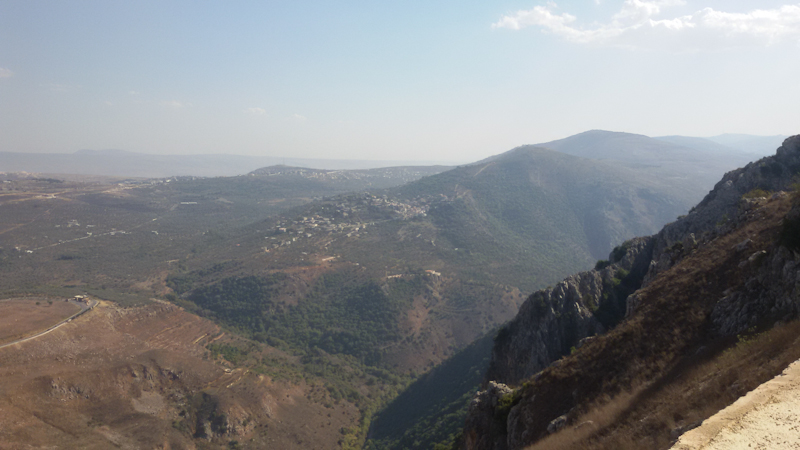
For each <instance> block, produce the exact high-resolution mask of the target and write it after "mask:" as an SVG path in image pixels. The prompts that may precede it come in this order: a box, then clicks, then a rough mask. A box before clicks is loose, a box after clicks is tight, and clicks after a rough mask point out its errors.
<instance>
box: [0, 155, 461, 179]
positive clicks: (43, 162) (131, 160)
mask: <svg viewBox="0 0 800 450" xmlns="http://www.w3.org/2000/svg"><path fill="white" fill-rule="evenodd" d="M436 164H440V162H435V161H393V160H348V159H308V158H291V157H285V158H284V157H276V156H242V155H151V154H146V153H134V152H128V151H124V150H80V151H77V152H75V153H14V152H0V172H37V173H50V174H83V175H104V176H118V177H137V178H164V177H171V176H198V177H220V176H236V175H244V174H247V173H249V172H252V171H254V170H256V169H258V168H260V167H266V166H274V165H291V166H298V167H314V168H318V169H328V170H359V169H373V168H378V167H395V166H408V165H417V166H422V165H427V166H430V165H436ZM449 164H451V165H452V163H449Z"/></svg>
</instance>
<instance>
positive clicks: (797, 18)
mask: <svg viewBox="0 0 800 450" xmlns="http://www.w3.org/2000/svg"><path fill="white" fill-rule="evenodd" d="M696 16H697V20H698V21H699V22H700V23H701V24H702V25H703V26H704V27H707V28H708V29H712V30H719V31H722V32H723V33H725V34H728V35H748V36H753V37H756V38H760V39H762V40H765V41H766V42H767V43H768V44H774V43H777V42H780V41H782V40H784V39H800V4H797V5H784V6H781V7H780V8H777V9H757V10H754V11H750V12H749V13H726V12H722V11H715V10H713V9H711V8H705V9H703V10H702V11H699V12H698V13H697V14H696Z"/></svg>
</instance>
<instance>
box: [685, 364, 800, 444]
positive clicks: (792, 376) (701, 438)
mask: <svg viewBox="0 0 800 450" xmlns="http://www.w3.org/2000/svg"><path fill="white" fill-rule="evenodd" d="M723 449H724V450H740V449H747V450H755V449H763V450H784V449H800V361H796V362H794V363H792V364H791V365H790V366H789V367H787V368H786V370H784V371H783V373H782V374H780V375H778V376H777V377H775V378H773V379H772V380H770V381H768V382H766V383H764V384H762V385H761V386H759V387H758V388H756V389H754V390H753V391H751V392H749V393H748V394H747V395H745V396H744V397H742V398H740V399H739V400H737V401H736V402H735V403H733V404H732V405H730V406H728V407H727V408H725V409H723V410H722V411H720V412H718V413H717V414H715V415H713V416H711V417H710V418H709V419H707V420H706V421H705V422H703V424H702V425H701V426H700V427H698V428H695V429H694V430H691V431H689V432H687V433H686V434H684V435H683V436H681V438H680V440H679V441H678V442H677V443H676V444H675V445H674V446H672V448H671V450H723Z"/></svg>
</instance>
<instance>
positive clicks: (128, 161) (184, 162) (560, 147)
mask: <svg viewBox="0 0 800 450" xmlns="http://www.w3.org/2000/svg"><path fill="white" fill-rule="evenodd" d="M612 137H613V139H612ZM784 138H785V136H751V135H744V134H723V135H720V136H715V137H710V138H695V137H684V136H665V137H659V138H648V137H646V136H642V135H635V134H629V133H611V132H607V131H598V130H595V131H588V132H586V133H581V134H578V135H575V136H572V137H569V138H566V139H562V140H558V141H553V142H549V143H545V144H540V146H542V147H546V148H550V149H553V150H557V151H562V152H564V153H569V154H573V155H576V156H582V157H585V158H593V159H612V160H618V161H625V162H627V163H635V162H636V161H637V160H642V159H643V160H644V163H651V162H652V161H651V159H652V158H650V156H653V155H654V154H656V153H659V152H663V153H664V154H666V155H671V156H670V158H673V157H675V158H678V159H680V160H682V158H684V157H687V156H689V157H693V158H695V159H697V158H698V157H699V156H701V155H705V156H707V157H712V158H713V157H715V156H720V155H726V156H729V157H730V159H731V162H732V163H733V165H732V166H731V167H730V169H733V168H735V167H738V165H740V163H737V162H736V161H740V160H744V162H747V161H749V160H750V159H753V158H754V155H755V156H764V155H767V154H770V153H771V152H772V151H773V150H774V149H775V148H776V147H778V146H779V145H780V144H781V142H782V141H783V139H784ZM598 139H600V140H602V141H605V142H606V144H601V145H600V147H598V145H599V144H598V143H597V142H595V141H596V140H598ZM670 145H671V146H670ZM697 150H700V152H701V154H698V153H697ZM648 155H649V156H648ZM668 159H669V158H668ZM640 162H641V161H640ZM279 164H282V165H290V166H297V167H309V168H315V169H328V170H341V169H349V170H356V169H373V168H378V167H392V166H422V165H434V164H441V165H455V162H453V161H398V160H339V159H308V158H292V157H275V156H242V155H221V154H220V155H153V154H145V153H135V152H129V151H124V150H80V151H77V152H75V153H15V152H0V172H36V173H51V174H83V175H105V176H120V177H145V178H163V177H170V176H187V175H188V176H205V177H211V176H235V175H243V174H246V173H249V172H251V171H253V170H256V169H258V168H260V167H266V166H274V165H279ZM714 178H719V177H718V176H716V177H714ZM712 184H713V182H712Z"/></svg>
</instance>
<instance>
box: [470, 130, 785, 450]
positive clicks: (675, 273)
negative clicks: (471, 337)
mask: <svg viewBox="0 0 800 450" xmlns="http://www.w3.org/2000/svg"><path fill="white" fill-rule="evenodd" d="M798 172H800V136H794V137H791V138H788V139H787V140H786V141H785V142H784V144H783V145H782V146H781V147H780V148H779V149H778V151H777V154H776V155H775V156H772V157H768V158H763V159H761V160H759V161H756V162H754V163H751V164H749V165H747V166H746V167H744V168H741V169H737V170H735V171H732V172H729V173H727V174H726V175H725V176H724V177H723V179H722V180H721V181H720V182H719V183H717V185H716V186H715V188H714V190H713V191H711V192H710V193H709V194H708V195H707V196H706V198H705V199H704V200H703V201H702V202H701V203H700V204H698V206H697V207H696V208H694V209H693V210H692V212H691V213H690V214H689V215H687V216H686V217H684V218H682V219H680V220H678V221H676V222H674V223H671V224H668V225H666V226H665V227H664V229H663V230H662V231H661V232H659V233H658V234H657V235H655V236H651V237H649V238H638V239H636V240H633V241H631V242H629V243H627V246H626V247H627V248H625V253H624V256H623V257H621V258H619V259H618V260H616V261H615V259H617V258H615V255H614V252H612V255H611V257H610V259H611V260H612V264H611V265H609V266H607V267H605V268H602V269H601V270H592V271H589V272H583V273H580V274H577V275H573V276H571V277H568V278H567V279H565V280H564V281H562V282H561V283H559V284H558V285H556V286H555V287H554V288H550V289H546V290H542V291H539V292H536V293H534V294H533V295H531V297H530V298H529V299H528V300H527V301H526V302H525V304H523V306H522V307H521V309H520V312H519V314H518V315H517V317H515V318H514V319H513V320H512V321H511V322H510V323H509V324H508V325H506V327H505V328H503V329H502V330H501V332H500V333H499V334H498V336H497V338H496V341H495V346H494V349H493V352H492V361H491V365H490V369H489V371H488V372H487V377H486V382H487V383H489V381H490V380H491V381H493V382H494V381H497V382H501V383H505V384H511V385H519V384H521V383H522V382H523V381H525V385H524V386H523V387H521V388H519V389H517V390H516V391H513V392H511V391H510V390H509V389H508V388H507V387H506V386H505V385H503V384H497V383H493V382H492V383H489V389H487V390H486V391H483V392H481V393H479V394H478V396H476V399H475V400H474V401H473V405H471V408H470V414H469V415H468V418H467V422H466V428H465V432H464V437H465V440H464V447H463V448H466V449H470V450H472V449H492V450H500V449H518V448H523V447H525V446H527V445H529V444H531V443H533V442H535V441H537V440H538V439H541V438H542V437H544V436H546V435H547V434H548V429H549V431H551V432H552V431H556V430H557V429H558V428H560V427H562V426H565V424H569V423H571V421H572V420H575V417H577V415H578V413H579V412H580V411H585V409H586V408H587V407H588V406H587V405H588V404H589V403H590V402H592V401H596V400H597V399H598V398H601V396H607V395H614V394H615V393H617V392H619V390H620V389H630V388H631V387H632V386H633V384H635V383H639V384H646V383H650V382H652V381H653V380H656V379H658V377H660V376H662V375H663V373H664V372H665V370H666V369H667V368H669V367H672V366H673V365H675V364H676V363H677V361H678V360H679V358H680V357H682V356H683V355H684V354H685V352H687V351H690V349H692V348H695V349H696V348H697V347H698V346H701V345H706V344H705V343H707V342H711V341H713V340H715V339H717V340H718V339H724V337H725V336H732V335H736V334H737V333H741V332H742V331H744V330H747V329H749V328H751V327H754V326H769V325H770V324H772V323H775V321H778V320H786V319H787V318H791V317H795V316H797V315H798V312H800V302H798V300H797V299H798V298H800V292H799V291H798V280H800V271H799V270H798V268H800V259H799V258H798V256H797V253H796V250H798V249H800V245H798V244H800V238H797V237H796V236H800V206H794V208H793V209H791V210H790V207H791V201H790V199H789V198H788V196H787V195H786V194H784V193H778V194H774V195H773V194H770V198H769V199H767V198H763V199H758V198H755V199H751V198H748V197H751V196H753V194H749V193H752V192H753V191H754V190H756V189H761V190H763V191H768V192H770V193H772V192H776V191H778V192H779V191H782V190H785V189H788V188H789V187H790V186H791V185H792V183H794V182H796V180H795V176H796V174H797V173H798ZM745 194H749V195H745ZM743 196H744V197H745V198H743ZM620 253H621V252H620ZM620 253H618V254H617V255H616V256H619V254H620ZM634 291H635V292H634ZM628 294H630V295H628ZM626 316H627V317H626ZM623 318H625V320H624V321H622V322H621V323H620V320H622V319H623ZM609 329H613V331H611V332H608V333H607V334H605V335H602V336H598V337H595V338H592V339H585V338H586V337H588V336H593V335H596V334H601V333H604V332H605V331H607V330H609ZM582 339H584V340H583V341H582ZM582 344H585V345H582ZM573 346H574V347H576V349H573V348H572V347H573ZM570 353H574V354H573V356H571V357H570V356H567V357H566V358H563V359H559V358H562V356H565V355H569V354H570ZM554 361H557V363H556V364H553V362H554ZM543 369H544V370H543ZM534 375H536V376H535V377H534V378H530V377H532V376H534ZM526 380H527V381H526Z"/></svg>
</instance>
